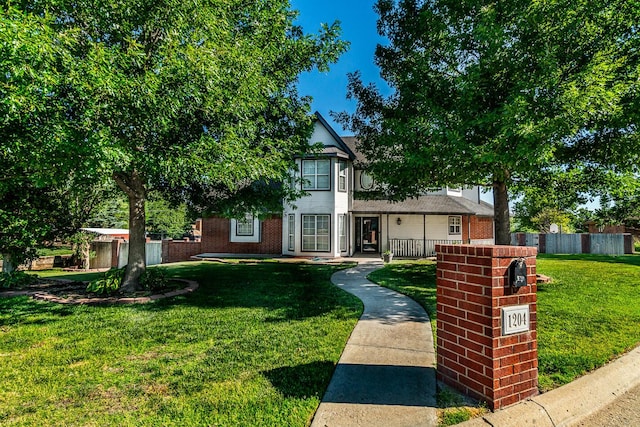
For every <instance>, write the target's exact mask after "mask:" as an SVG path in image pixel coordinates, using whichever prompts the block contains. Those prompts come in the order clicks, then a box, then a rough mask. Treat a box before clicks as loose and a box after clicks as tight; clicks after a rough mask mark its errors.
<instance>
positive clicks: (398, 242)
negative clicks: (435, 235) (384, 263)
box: [389, 239, 462, 258]
mask: <svg viewBox="0 0 640 427" xmlns="http://www.w3.org/2000/svg"><path fill="white" fill-rule="evenodd" d="M439 244H444V245H459V244H462V240H434V239H426V240H425V239H389V250H391V252H393V254H394V256H397V257H408V258H416V257H429V256H436V245H439Z"/></svg>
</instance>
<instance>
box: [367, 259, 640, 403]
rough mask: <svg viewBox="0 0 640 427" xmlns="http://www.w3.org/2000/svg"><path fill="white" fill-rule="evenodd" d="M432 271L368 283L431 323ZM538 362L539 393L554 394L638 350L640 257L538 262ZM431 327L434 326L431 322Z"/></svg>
mask: <svg viewBox="0 0 640 427" xmlns="http://www.w3.org/2000/svg"><path fill="white" fill-rule="evenodd" d="M435 271H436V264H435V262H433V261H420V262H413V261H407V262H397V263H393V264H390V265H388V266H387V267H386V268H385V269H382V270H378V271H375V272H373V273H372V274H371V275H370V276H369V278H370V279H371V280H372V281H374V282H376V283H379V284H381V285H383V286H387V287H390V288H392V289H395V290H398V291H399V292H402V293H404V294H407V295H409V296H410V297H412V298H413V299H415V300H416V301H418V302H419V303H420V304H422V306H423V307H425V309H426V311H427V313H428V314H429V316H430V317H431V319H432V320H434V319H435V316H436V278H435ZM537 272H538V273H541V274H544V275H547V276H550V277H551V278H552V279H553V280H552V282H551V283H546V284H538V357H539V371H540V372H539V382H540V389H541V390H542V391H545V390H549V389H552V388H556V387H559V386H561V385H563V384H566V383H568V382H571V381H573V380H574V379H575V378H577V377H579V376H581V375H583V374H585V373H586V372H588V371H591V370H593V369H595V368H598V367H600V366H602V365H604V364H605V363H607V362H608V361H610V360H611V359H613V358H615V357H616V356H618V355H620V354H621V353H624V352H626V351H628V350H630V349H632V348H634V347H635V346H637V345H638V344H640V255H627V256H615V257H614V256H604V255H544V254H541V255H538V259H537ZM432 323H435V322H432Z"/></svg>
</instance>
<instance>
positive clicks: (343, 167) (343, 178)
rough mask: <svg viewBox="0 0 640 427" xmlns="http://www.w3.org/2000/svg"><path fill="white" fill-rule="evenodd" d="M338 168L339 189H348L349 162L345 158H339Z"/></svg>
mask: <svg viewBox="0 0 640 427" xmlns="http://www.w3.org/2000/svg"><path fill="white" fill-rule="evenodd" d="M338 168H339V172H338V191H347V171H348V169H347V162H346V161H345V160H339V161H338Z"/></svg>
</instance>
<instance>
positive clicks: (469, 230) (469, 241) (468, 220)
mask: <svg viewBox="0 0 640 427" xmlns="http://www.w3.org/2000/svg"><path fill="white" fill-rule="evenodd" d="M478 191H479V190H478ZM467 230H468V231H467V232H468V233H469V234H467V242H468V243H469V244H471V215H467Z"/></svg>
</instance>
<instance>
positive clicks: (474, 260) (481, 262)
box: [467, 256, 492, 267]
mask: <svg viewBox="0 0 640 427" xmlns="http://www.w3.org/2000/svg"><path fill="white" fill-rule="evenodd" d="M467 264H471V265H478V266H485V267H488V266H491V265H492V262H491V258H489V257H479V256H468V257H467Z"/></svg>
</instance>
